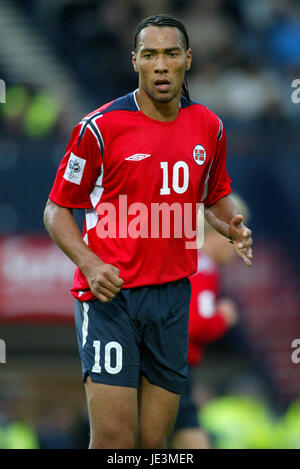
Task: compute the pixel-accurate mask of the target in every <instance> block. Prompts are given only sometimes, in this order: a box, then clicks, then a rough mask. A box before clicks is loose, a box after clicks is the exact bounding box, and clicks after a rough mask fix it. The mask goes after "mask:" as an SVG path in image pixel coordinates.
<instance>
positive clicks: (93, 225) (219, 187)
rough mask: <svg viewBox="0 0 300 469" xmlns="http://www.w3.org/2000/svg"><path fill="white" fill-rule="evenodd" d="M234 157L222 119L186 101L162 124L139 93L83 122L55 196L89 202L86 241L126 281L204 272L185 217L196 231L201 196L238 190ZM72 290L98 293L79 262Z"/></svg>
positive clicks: (74, 204) (76, 204) (70, 202)
mask: <svg viewBox="0 0 300 469" xmlns="http://www.w3.org/2000/svg"><path fill="white" fill-rule="evenodd" d="M225 158H226V140H225V133H224V130H223V125H222V122H221V121H220V119H219V118H218V117H217V116H216V115H215V114H214V113H213V112H211V111H210V110H208V109H207V108H206V107H205V106H202V105H200V104H197V103H193V102H192V103H190V104H189V103H188V102H187V100H186V99H185V98H182V99H181V106H180V109H179V114H178V116H177V118H176V119H175V120H174V121H172V122H160V121H157V120H154V119H151V118H150V117H148V116H146V115H145V114H143V113H142V112H141V111H140V110H139V108H138V105H137V102H136V99H135V92H132V93H129V94H128V95H126V96H124V97H122V98H118V99H116V100H115V101H112V102H111V103H108V104H106V105H105V106H103V107H101V108H99V109H98V110H96V111H94V112H92V113H91V114H89V115H88V116H87V117H86V118H84V119H83V120H82V121H81V122H80V123H79V124H78V125H77V126H76V127H75V128H74V130H73V134H72V137H71V139H70V141H69V144H68V146H67V149H66V153H65V156H64V158H63V160H62V162H61V164H60V167H59V169H58V172H57V176H56V179H55V182H54V186H53V188H52V191H51V193H50V196H49V197H50V199H51V200H52V201H53V202H55V203H56V204H58V205H60V206H63V207H69V208H84V209H86V220H85V226H84V231H83V239H84V241H85V242H86V243H87V245H88V246H89V247H90V249H91V250H92V251H94V252H95V253H96V254H97V255H98V256H99V257H100V258H101V259H102V260H103V261H104V262H106V263H108V264H113V265H115V266H116V267H118V268H119V269H120V277H121V278H122V279H123V280H124V285H123V288H132V287H138V286H143V285H151V284H162V283H165V282H171V281H175V280H178V279H180V278H184V277H187V276H189V275H191V274H192V273H194V272H195V271H196V270H197V250H196V249H186V242H189V241H191V239H192V238H191V232H189V230H188V229H187V230H186V229H185V228H186V220H185V217H186V219H188V218H189V216H190V217H192V218H193V220H194V221H195V223H194V224H193V228H194V229H195V227H196V214H195V213H196V212H195V210H196V203H201V202H203V203H204V204H205V205H206V206H210V205H213V204H214V203H215V202H217V200H219V199H220V198H221V197H224V196H226V195H228V194H229V193H230V192H231V189H230V182H231V181H230V178H229V176H228V174H227V171H226V167H225ZM189 206H192V207H193V209H192V210H193V214H192V215H191V213H190V211H189V209H188V208H187V207H189ZM163 212H164V213H163ZM180 213H181V214H183V215H182V217H181V219H180V221H178V215H180ZM168 216H169V225H168V222H166V226H164V220H167V218H168ZM162 218H164V220H162ZM179 218H180V217H179ZM186 231H187V233H186ZM194 239H195V236H194ZM72 293H73V295H74V296H75V298H78V299H80V300H81V301H87V300H89V299H92V298H93V295H92V293H91V291H90V290H89V285H88V282H87V279H86V278H85V276H84V275H83V274H82V272H81V271H80V270H79V269H77V270H76V272H75V276H74V285H73V288H72Z"/></svg>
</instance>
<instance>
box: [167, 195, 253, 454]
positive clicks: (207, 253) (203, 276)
mask: <svg viewBox="0 0 300 469" xmlns="http://www.w3.org/2000/svg"><path fill="white" fill-rule="evenodd" d="M231 199H232V200H233V202H234V204H235V206H236V207H237V209H238V210H239V212H240V213H241V214H242V215H243V216H244V221H245V222H246V223H248V220H249V210H248V207H247V205H246V204H245V202H244V201H243V200H242V199H241V198H240V197H239V196H238V195H236V194H231ZM200 218H201V219H200ZM201 223H203V220H202V213H201V212H200V213H199V224H201ZM233 257H234V248H233V246H232V245H231V244H229V243H228V242H226V239H225V238H224V237H223V236H221V235H220V234H219V233H217V232H216V231H215V230H213V229H212V227H211V226H210V225H209V224H208V223H206V222H205V224H204V245H203V248H202V249H200V250H199V252H198V270H197V273H196V274H194V275H192V276H191V277H190V281H191V286H192V293H191V303H190V317H189V350H188V363H189V376H188V379H187V381H186V383H185V387H184V390H183V393H182V395H181V400H180V405H179V410H178V415H177V419H176V423H175V426H174V431H173V434H172V438H171V441H170V445H171V447H172V448H176V449H209V448H211V444H210V441H209V438H208V436H207V435H206V434H205V432H204V431H203V430H202V429H201V428H200V426H199V421H198V409H197V406H196V404H195V403H194V401H193V397H192V394H193V379H194V373H195V368H196V367H197V366H198V365H199V364H200V363H201V361H202V359H203V355H204V348H205V346H206V345H207V344H208V343H210V342H214V341H215V340H218V339H220V338H221V337H222V336H223V335H224V334H226V333H227V332H228V330H229V329H230V328H231V327H233V326H234V325H235V324H236V323H237V321H238V311H237V307H236V305H235V303H234V302H233V301H232V300H231V299H229V298H219V290H220V278H219V271H218V268H219V267H221V266H223V265H226V264H228V263H230V262H231V261H232V259H233Z"/></svg>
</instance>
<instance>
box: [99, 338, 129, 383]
mask: <svg viewBox="0 0 300 469" xmlns="http://www.w3.org/2000/svg"><path fill="white" fill-rule="evenodd" d="M93 347H94V349H95V362H94V366H93V369H92V371H93V372H94V373H101V372H102V368H101V364H100V363H101V362H102V360H101V354H102V352H101V342H100V340H94V342H93ZM113 350H114V351H115V357H116V358H115V365H114V366H112V351H113ZM122 366H123V350H122V346H121V345H120V344H119V342H108V343H107V344H106V345H105V347H104V369H105V370H106V371H107V373H110V374H111V375H116V374H117V373H120V371H121V370H122Z"/></svg>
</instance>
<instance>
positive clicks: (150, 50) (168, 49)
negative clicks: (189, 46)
mask: <svg viewBox="0 0 300 469" xmlns="http://www.w3.org/2000/svg"><path fill="white" fill-rule="evenodd" d="M158 50H159V49H152V48H150V47H145V49H143V48H142V52H156V51H158ZM163 50H164V52H172V51H174V50H181V48H180V46H174V47H167V48H165V49H163Z"/></svg>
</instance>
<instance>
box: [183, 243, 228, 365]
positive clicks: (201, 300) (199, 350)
mask: <svg viewBox="0 0 300 469" xmlns="http://www.w3.org/2000/svg"><path fill="white" fill-rule="evenodd" d="M190 281H191V286H192V295H191V302H190V317H189V350H188V362H189V364H190V365H197V364H198V363H199V362H200V361H201V360H202V357H203V353H204V348H205V346H206V345H207V344H208V343H209V342H213V341H214V340H217V339H219V338H220V337H222V336H223V335H224V334H225V333H226V332H227V330H228V326H227V325H226V322H225V320H224V318H223V316H222V315H221V314H220V313H219V312H218V311H217V308H216V300H217V297H218V291H219V273H218V270H217V267H216V264H215V263H214V261H213V260H212V259H211V258H210V257H209V256H207V255H206V254H204V253H201V252H200V253H199V257H198V271H197V273H196V274H194V275H192V276H191V277H190Z"/></svg>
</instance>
